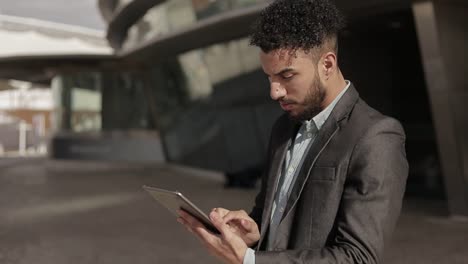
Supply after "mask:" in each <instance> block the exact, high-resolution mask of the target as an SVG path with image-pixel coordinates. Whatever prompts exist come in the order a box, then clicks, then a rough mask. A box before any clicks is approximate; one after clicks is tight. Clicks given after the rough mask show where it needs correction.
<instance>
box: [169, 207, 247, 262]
mask: <svg viewBox="0 0 468 264" xmlns="http://www.w3.org/2000/svg"><path fill="white" fill-rule="evenodd" d="M178 213H179V216H180V217H179V218H178V219H177V221H178V222H179V223H181V224H183V225H184V226H185V227H186V228H187V230H188V231H190V232H191V233H193V234H195V235H196V236H197V237H198V238H199V239H200V240H201V242H202V243H203V244H204V245H205V247H206V248H207V249H208V251H209V252H210V253H211V254H213V255H214V256H216V257H218V258H219V259H221V260H222V261H223V262H225V263H229V264H242V263H243V261H244V256H245V252H246V251H247V244H246V243H245V242H244V241H243V240H242V238H241V237H240V236H238V235H237V234H236V233H235V232H233V229H232V228H231V227H230V226H229V225H228V224H226V223H225V222H224V221H223V218H222V216H221V215H220V214H218V213H217V212H215V211H213V212H211V213H210V219H211V222H212V223H213V225H214V226H215V227H216V228H217V229H218V230H219V232H220V233H221V235H215V234H213V233H211V232H210V231H208V230H207V229H206V228H205V226H204V225H203V224H202V223H200V222H199V221H198V220H197V219H195V218H194V217H193V216H191V215H190V214H188V213H186V212H184V211H182V210H180V211H179V212H178Z"/></svg>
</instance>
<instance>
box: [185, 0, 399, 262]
mask: <svg viewBox="0 0 468 264" xmlns="http://www.w3.org/2000/svg"><path fill="white" fill-rule="evenodd" d="M343 24H344V22H343V18H342V16H341V14H340V13H339V11H338V10H337V8H336V7H335V6H334V5H333V4H332V3H331V2H329V1H328V0H294V1H292V0H277V1H275V2H273V3H272V4H271V5H270V6H269V7H267V8H266V9H265V10H264V11H263V12H262V13H261V16H260V19H259V21H258V22H257V24H256V26H255V28H254V33H253V35H252V40H251V43H252V44H253V45H256V46H259V47H260V48H261V52H260V60H261V63H262V67H263V70H264V72H265V73H266V75H267V76H268V78H269V80H270V96H271V98H272V99H273V100H275V101H278V103H279V104H280V106H281V107H282V108H283V110H284V111H285V112H286V113H285V115H283V116H282V117H280V118H279V119H278V120H277V122H276V123H275V125H274V126H273V129H272V133H271V138H270V145H269V150H268V162H267V164H268V167H267V169H266V172H265V174H264V176H263V178H262V185H261V190H260V193H259V194H258V196H257V198H256V201H255V206H254V208H253V210H252V212H251V214H250V215H247V213H245V212H244V211H229V210H227V209H222V208H215V209H213V211H212V212H211V213H210V218H211V220H212V222H213V224H214V225H215V226H216V227H217V228H218V229H219V230H220V233H221V235H215V234H213V233H210V232H209V231H207V230H206V229H205V228H204V227H203V226H202V225H201V224H200V223H199V222H198V221H196V220H195V219H194V218H193V217H191V216H190V215H188V214H186V213H184V212H180V218H179V219H178V220H179V222H181V223H182V224H184V225H185V226H186V227H187V229H188V230H189V231H191V232H193V233H194V234H195V235H196V236H198V237H199V238H200V240H201V241H202V242H203V243H204V244H205V245H206V247H207V248H208V250H209V251H210V252H211V253H212V254H214V255H216V256H217V257H219V258H220V259H221V260H223V261H224V262H226V263H270V264H272V263H314V264H320V263H380V262H381V260H382V256H383V251H384V247H385V245H386V243H387V242H388V241H389V238H390V235H391V233H392V231H393V229H394V227H395V224H396V221H397V218H398V216H399V214H400V209H401V204H402V199H403V194H404V189H405V183H406V178H407V175H408V164H407V161H406V155H405V146H404V144H405V135H404V131H403V129H402V127H401V125H400V123H399V122H398V121H396V120H395V119H393V118H390V117H387V116H384V115H382V114H381V113H379V112H378V111H376V110H374V109H373V108H371V107H370V106H368V105H367V104H366V103H365V102H364V101H363V100H362V99H361V98H360V97H359V94H358V92H357V91H356V89H355V88H354V86H353V85H352V83H351V82H350V81H347V80H345V78H344V77H343V75H342V73H341V71H340V69H339V67H338V56H337V54H338V43H337V35H338V33H339V31H340V30H341V29H342V28H343ZM364 66H365V65H364ZM367 66H369V65H367ZM370 67H371V66H370ZM378 88H379V87H378V84H376V87H375V89H378Z"/></svg>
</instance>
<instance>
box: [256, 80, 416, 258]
mask: <svg viewBox="0 0 468 264" xmlns="http://www.w3.org/2000/svg"><path fill="white" fill-rule="evenodd" d="M298 127H299V124H297V123H294V122H293V121H290V120H289V118H288V117H287V116H286V115H283V116H282V117H280V118H279V119H278V120H277V122H276V123H275V125H274V126H273V130H272V134H271V138H270V145H269V150H268V163H267V165H268V167H267V170H266V172H265V174H264V176H263V178H262V188H261V191H260V193H259V194H258V196H257V198H256V201H255V206H254V208H253V210H252V213H251V217H252V218H253V219H254V220H255V221H256V222H257V224H258V225H259V228H260V232H261V237H260V241H259V243H258V245H257V247H256V250H257V252H256V253H255V256H256V263H259V264H260V263H268V264H274V263H313V264H322V263H380V261H381V258H382V253H383V249H384V245H385V243H387V242H388V240H389V237H390V235H391V233H392V231H393V229H394V227H395V224H396V221H397V218H398V216H399V214H400V209H401V204H402V199H403V194H404V190H405V185H406V179H407V175H408V163H407V160H406V154H405V134H404V131H403V128H402V127H401V125H400V123H399V122H398V121H396V120H395V119H393V118H390V117H386V116H384V115H382V114H380V113H379V112H377V111H376V110H374V109H373V108H371V107H369V106H368V105H367V104H366V103H365V102H364V101H363V100H362V99H360V98H359V95H358V93H357V91H356V90H355V88H354V87H353V86H352V85H351V86H350V87H349V89H348V90H347V91H346V93H345V94H344V95H343V97H342V98H341V100H340V101H339V102H338V104H337V105H336V106H335V108H334V110H333V112H332V113H331V115H330V116H329V118H328V119H327V121H326V122H325V124H324V125H323V127H322V128H321V130H320V131H319V133H318V135H317V138H316V140H315V142H314V143H313V145H312V146H311V148H310V150H309V151H308V153H306V154H305V155H306V157H305V161H304V164H303V166H302V168H301V171H300V173H299V175H298V177H297V180H296V182H295V184H294V186H293V189H292V192H291V195H290V197H289V200H288V203H287V206H286V210H285V213H284V215H283V219H282V221H281V223H280V224H279V227H278V231H277V233H276V238H275V239H274V245H273V248H274V251H265V248H266V245H265V243H266V241H267V240H268V239H266V236H267V235H268V227H269V222H270V215H271V210H272V204H273V199H274V193H275V188H276V186H274V183H275V182H276V181H277V179H278V177H279V176H280V171H281V166H282V162H283V160H284V156H285V153H286V150H287V146H288V144H289V143H290V142H291V140H292V138H293V136H294V134H295V133H296V132H297V129H298Z"/></svg>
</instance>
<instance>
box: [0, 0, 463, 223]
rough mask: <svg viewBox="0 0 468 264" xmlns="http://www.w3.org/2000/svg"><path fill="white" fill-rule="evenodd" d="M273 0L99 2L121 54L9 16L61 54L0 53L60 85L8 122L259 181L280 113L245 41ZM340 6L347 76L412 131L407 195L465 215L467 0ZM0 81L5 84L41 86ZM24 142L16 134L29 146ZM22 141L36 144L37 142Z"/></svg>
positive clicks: (84, 153)
mask: <svg viewBox="0 0 468 264" xmlns="http://www.w3.org/2000/svg"><path fill="white" fill-rule="evenodd" d="M268 2H269V1H264V0H217V1H216V0H167V1H164V0H99V1H97V5H98V6H99V10H100V12H101V14H102V17H103V18H104V20H105V22H106V24H107V26H106V27H105V28H106V38H107V43H108V44H109V45H110V47H112V52H111V51H110V50H109V48H108V47H107V43H103V38H102V35H101V37H99V38H98V37H97V35H96V34H95V32H94V33H93V32H92V31H89V30H87V31H83V30H77V29H76V28H73V27H69V28H67V29H64V28H63V27H60V30H59V29H58V28H57V26H51V25H50V24H41V23H29V24H28V23H27V22H25V21H18V20H17V19H15V18H12V17H7V16H4V17H3V20H4V21H6V22H2V24H0V25H1V27H0V28H4V29H5V32H8V34H14V35H15V37H16V35H21V34H29V35H34V37H35V38H36V40H35V41H37V42H39V40H40V39H42V38H49V39H53V41H63V44H60V45H59V46H60V48H58V47H56V46H53V45H54V44H49V45H46V46H49V47H51V50H54V51H57V53H55V54H53V55H51V54H49V53H47V51H44V50H41V51H40V52H39V53H38V54H35V55H30V54H29V55H23V54H21V55H18V54H14V53H9V54H8V55H5V56H3V57H2V58H0V77H1V78H4V79H6V80H8V79H15V80H22V81H28V82H32V83H33V84H31V85H30V87H36V86H41V87H51V88H50V89H48V88H47V89H46V90H48V91H49V93H50V95H43V96H44V98H45V97H47V98H52V99H47V100H49V102H50V104H49V106H47V107H49V108H47V107H46V106H44V107H45V108H44V109H43V110H41V111H44V112H46V113H45V114H44V117H39V115H37V114H34V115H33V116H36V117H35V119H34V118H31V121H28V120H29V119H27V118H26V117H21V116H19V115H13V114H11V111H6V110H2V111H5V112H4V113H5V114H4V115H5V116H7V115H8V116H10V117H11V118H10V117H9V118H6V117H5V120H7V121H8V122H10V123H12V124H14V125H12V126H13V127H20V126H22V127H23V128H24V129H23V130H24V131H26V132H23V134H24V135H26V136H24V138H26V139H25V142H26V141H27V142H33V141H34V139H32V138H31V139H29V138H28V137H29V134H28V133H32V132H31V131H42V132H41V133H43V134H38V135H35V136H36V137H38V138H39V139H37V140H38V142H42V143H37V144H38V145H37V146H42V145H43V142H44V140H43V139H44V138H48V139H49V140H48V141H47V142H49V155H50V156H51V157H53V158H60V159H93V160H96V159H97V160H126V161H151V162H171V163H177V164H183V165H188V166H195V167H200V168H206V169H211V170H217V171H222V172H225V173H226V175H227V176H228V179H230V183H231V184H237V183H240V184H241V185H249V184H251V181H250V179H252V177H253V178H254V177H255V176H256V175H258V174H259V172H260V171H261V168H262V165H263V157H264V153H265V151H266V146H267V143H268V136H269V130H270V128H271V125H272V123H273V122H274V120H275V119H276V117H277V116H278V115H279V114H281V110H280V109H279V108H278V106H277V105H276V104H275V103H274V102H271V100H270V99H269V96H268V80H267V79H266V78H265V76H264V74H263V72H262V70H261V67H260V64H259V61H258V56H257V53H258V51H257V49H256V48H254V47H251V46H249V45H248V33H249V26H250V24H251V23H252V21H253V20H254V19H255V17H256V16H257V15H258V13H259V12H260V10H262V9H263V8H264V7H265V6H266V5H267V4H268ZM336 3H337V4H338V6H339V7H340V8H341V9H342V10H343V11H344V13H345V14H346V15H347V17H348V28H347V30H346V31H345V32H344V33H343V34H342V36H340V41H341V42H340V55H339V56H340V66H341V68H342V71H343V73H344V75H345V77H346V78H348V79H349V80H351V81H352V82H353V83H354V84H355V85H356V87H357V89H358V90H359V92H360V94H361V96H362V97H363V98H364V99H365V100H366V101H367V102H368V103H369V104H370V105H372V106H374V107H375V108H377V109H378V110H380V111H382V112H384V113H386V114H388V115H390V116H393V117H396V118H397V119H399V120H400V121H401V122H402V123H403V126H404V128H405V131H406V133H407V154H408V159H409V161H410V167H411V171H410V177H409V180H408V194H410V195H411V194H413V195H418V196H423V197H427V198H443V199H447V202H448V205H449V209H450V211H451V213H452V214H454V215H468V139H467V137H466V136H465V135H467V134H468V117H467V114H466V113H465V111H463V109H464V104H465V102H466V100H467V99H468V90H467V87H468V84H467V79H466V77H465V75H466V73H467V72H468V70H467V66H466V61H467V60H468V58H467V53H466V51H464V49H465V48H464V47H465V46H467V42H468V33H467V32H466V25H467V24H468V23H467V21H466V15H465V14H466V11H467V9H468V4H467V3H466V1H461V0H460V1H457V0H448V1H437V0H433V1H429V0H426V1H410V0H366V1H359V2H355V1H354V2H353V1H344V0H336ZM25 24H28V29H27V30H26V29H24V27H25V26H24V25H25ZM5 25H6V26H5ZM15 27H16V28H15ZM18 27H23V28H22V29H21V30H20V29H18ZM50 31H53V33H50ZM65 31H66V32H68V33H64V32H65ZM2 32H3V31H2ZM25 32H26V33H25ZM31 32H32V33H31ZM59 32H60V33H59ZM2 34H3V33H2ZM64 34H71V35H66V37H64ZM15 43H16V42H15ZM78 43H79V44H78ZM10 46H14V48H18V47H19V46H18V45H10ZM78 46H80V47H81V48H78ZM38 47H39V45H38ZM52 47H56V48H52ZM89 47H92V48H91V49H89ZM61 48H67V49H68V50H62V49H61ZM3 83H4V85H3V86H4V87H6V88H3V89H6V90H7V91H13V90H14V91H22V92H23V93H24V90H28V91H30V92H31V96H32V94H33V91H35V90H36V89H33V88H27V89H26V88H24V87H26V85H24V84H22V83H21V84H20V83H18V82H13V83H12V82H11V81H5V82H3ZM18 86H21V87H23V88H12V87H18ZM12 93H13V92H12ZM1 96H2V95H0V100H2V99H1V98H2V97H1ZM9 96H10V95H6V96H5V97H9ZM2 102H3V101H2ZM28 107H33V106H28ZM2 109H3V108H2ZM15 118H16V119H15ZM41 118H42V119H41ZM33 119H34V120H36V121H32V120H33ZM2 120H3V119H2ZM15 120H16V121H15ZM38 120H44V121H38ZM5 122H6V121H5ZM15 122H16V123H15ZM24 122H25V123H26V124H24ZM20 124H23V125H20ZM36 126H39V128H37V127H36ZM42 128H44V129H43V130H41V129H42ZM49 128H50V130H48V129H49ZM15 129H16V128H15ZM23 130H21V129H18V131H19V132H18V135H20V134H21V133H20V131H23ZM48 131H51V132H48ZM37 133H39V132H37ZM47 135H48V136H47ZM19 138H21V137H19ZM19 138H18V139H16V138H15V139H12V141H15V142H16V141H17V142H18V144H19V145H21V144H20V140H19ZM2 139H3V138H2ZM2 144H3V145H5V146H6V144H5V143H3V142H2ZM22 144H23V145H22V146H23V149H26V150H27V149H28V148H29V147H28V146H29V145H28V144H31V143H22ZM41 144H42V145H41ZM5 148H6V147H4V149H5ZM38 149H40V150H38V152H39V153H41V151H42V152H44V150H43V149H44V148H43V147H39V148H38ZM18 150H21V147H20V146H18Z"/></svg>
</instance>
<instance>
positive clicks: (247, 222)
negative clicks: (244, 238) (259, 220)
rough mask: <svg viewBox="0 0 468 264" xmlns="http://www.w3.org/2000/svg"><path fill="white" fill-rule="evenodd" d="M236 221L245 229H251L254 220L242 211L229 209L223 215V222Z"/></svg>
mask: <svg viewBox="0 0 468 264" xmlns="http://www.w3.org/2000/svg"><path fill="white" fill-rule="evenodd" d="M233 221H237V222H238V223H240V225H241V227H242V228H244V229H245V230H246V231H251V230H253V227H254V226H253V223H254V220H253V219H252V218H250V216H249V215H248V214H247V213H246V212H244V211H231V212H229V213H228V214H226V215H225V216H224V217H223V222H224V223H228V222H233Z"/></svg>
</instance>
